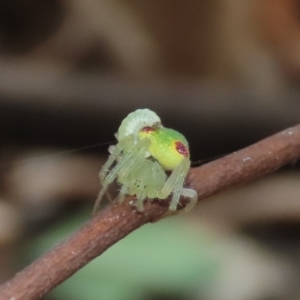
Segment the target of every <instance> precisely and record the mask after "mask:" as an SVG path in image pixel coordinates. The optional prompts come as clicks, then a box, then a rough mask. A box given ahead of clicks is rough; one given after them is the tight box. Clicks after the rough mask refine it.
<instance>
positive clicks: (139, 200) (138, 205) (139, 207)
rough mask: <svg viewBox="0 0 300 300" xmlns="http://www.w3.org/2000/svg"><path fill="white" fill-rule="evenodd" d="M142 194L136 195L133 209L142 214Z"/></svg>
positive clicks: (143, 198)
mask: <svg viewBox="0 0 300 300" xmlns="http://www.w3.org/2000/svg"><path fill="white" fill-rule="evenodd" d="M145 198H146V197H145V195H144V194H138V195H137V200H136V202H135V207H136V209H137V210H138V211H139V212H142V211H143V210H144V200H145Z"/></svg>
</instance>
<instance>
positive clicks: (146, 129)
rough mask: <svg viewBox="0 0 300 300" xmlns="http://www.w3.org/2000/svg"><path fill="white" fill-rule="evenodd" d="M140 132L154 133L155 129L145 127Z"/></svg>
mask: <svg viewBox="0 0 300 300" xmlns="http://www.w3.org/2000/svg"><path fill="white" fill-rule="evenodd" d="M141 131H142V132H152V131H155V129H154V128H153V127H151V126H146V127H143V128H142V129H141Z"/></svg>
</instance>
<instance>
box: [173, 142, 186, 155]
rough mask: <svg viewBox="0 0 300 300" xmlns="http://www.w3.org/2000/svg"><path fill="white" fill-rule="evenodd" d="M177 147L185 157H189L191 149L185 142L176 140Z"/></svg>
mask: <svg viewBox="0 0 300 300" xmlns="http://www.w3.org/2000/svg"><path fill="white" fill-rule="evenodd" d="M175 148H176V150H177V152H178V153H180V154H182V155H183V156H184V157H189V150H188V148H187V147H186V146H185V145H184V144H183V143H181V142H175Z"/></svg>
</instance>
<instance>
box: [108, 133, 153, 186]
mask: <svg viewBox="0 0 300 300" xmlns="http://www.w3.org/2000/svg"><path fill="white" fill-rule="evenodd" d="M150 143H151V142H150V140H149V139H147V138H145V139H143V140H141V141H140V142H138V143H137V144H136V145H135V146H134V147H133V149H132V151H130V152H129V153H126V154H125V155H124V157H123V158H122V160H120V162H119V163H117V164H116V166H115V167H114V168H113V169H112V170H111V172H110V173H109V174H108V175H107V176H106V178H105V179H104V181H103V185H108V184H110V183H111V182H113V181H114V179H115V177H117V176H118V179H119V181H120V182H123V181H124V180H123V179H125V178H126V177H127V176H128V174H129V173H130V172H131V170H132V169H133V168H135V166H136V164H138V163H139V162H140V161H141V160H142V159H144V157H145V153H146V152H147V150H148V148H149V145H150Z"/></svg>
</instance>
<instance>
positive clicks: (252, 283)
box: [0, 0, 300, 300]
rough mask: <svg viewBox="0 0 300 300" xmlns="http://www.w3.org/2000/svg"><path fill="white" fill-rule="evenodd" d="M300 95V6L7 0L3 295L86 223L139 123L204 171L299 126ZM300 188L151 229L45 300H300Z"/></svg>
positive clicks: (253, 191) (255, 188)
mask: <svg viewBox="0 0 300 300" xmlns="http://www.w3.org/2000/svg"><path fill="white" fill-rule="evenodd" d="M299 86H300V1H298V0H211V1H203V0H189V1H183V0H177V1H174V0H172V1H171V0H164V1H158V0H153V1H141V0H131V1H129V0H86V1H80V0H73V1H71V0H70V1H62V0H27V1H24V0H10V1H0V120H1V126H0V136H1V139H0V281H1V282H3V281H5V280H7V279H9V278H10V277H11V276H13V274H14V273H15V272H16V271H17V270H20V269H21V268H23V267H24V266H25V265H26V264H28V263H29V262H31V261H32V260H33V259H34V258H35V257H37V256H39V255H40V254H41V253H43V252H45V251H47V250H48V249H50V248H52V247H53V245H55V244H56V243H58V242H59V241H60V240H62V239H63V238H64V237H66V236H67V235H68V234H69V233H70V232H72V231H74V230H76V229H77V228H78V227H79V226H80V225H81V224H82V223H84V222H85V221H86V220H87V219H88V218H89V217H90V212H91V209H92V206H93V201H94V200H95V198H96V195H97V193H98V191H99V189H100V185H99V180H98V172H99V170H100V168H101V165H102V163H103V162H104V161H105V160H106V159H107V155H108V153H107V148H108V144H109V143H111V142H112V141H113V140H114V136H113V134H114V133H115V132H116V131H117V129H118V126H119V124H120V122H121V120H122V119H123V118H124V117H125V116H126V115H127V114H128V113H129V112H131V111H133V110H135V109H137V108H145V107H147V108H150V109H152V110H154V111H155V112H157V114H158V115H159V116H160V117H161V119H162V120H163V123H164V125H165V126H166V127H172V128H175V129H177V130H178V131H180V132H182V133H183V134H184V135H185V136H186V137H187V139H188V140H189V142H190V148H191V154H192V160H193V161H194V162H198V161H199V160H205V161H207V160H209V159H212V158H214V157H216V156H219V155H224V154H226V153H230V152H231V151H235V150H238V149H240V148H242V147H245V146H247V145H249V144H251V143H254V142H256V141H258V140H260V139H262V138H264V137H266V136H268V135H270V134H273V133H275V132H277V131H279V130H281V129H284V128H286V127H288V126H293V125H295V124H297V123H298V122H299V119H300V101H299V96H300V91H299ZM95 144H100V146H98V147H92V148H86V149H81V150H78V151H71V152H67V151H69V150H72V149H77V148H83V147H87V146H90V145H95ZM65 151H66V152H65ZM62 152H63V153H62ZM299 182H300V176H299V168H298V166H297V163H296V162H295V164H293V165H290V166H287V167H286V168H284V169H283V170H281V171H279V172H277V173H276V174H274V175H271V176H268V177H266V178H264V179H259V180H257V181H256V182H253V183H251V184H248V185H244V186H241V187H238V188H235V189H231V190H229V191H226V192H225V193H222V194H219V195H217V196H216V197H213V198H210V199H207V200H204V201H202V202H201V203H200V204H198V206H197V208H195V209H194V211H193V212H191V213H189V214H186V215H181V216H177V217H174V218H170V219H169V220H168V219H166V220H163V221H161V222H158V223H156V224H150V225H146V226H144V227H143V228H141V229H139V230H138V231H137V232H134V233H133V234H131V235H130V236H129V237H127V238H125V239H124V240H122V241H121V242H119V243H118V244H117V245H115V246H113V247H112V248H111V249H109V251H107V252H106V253H105V254H104V255H103V256H101V257H100V258H98V259H96V260H94V261H93V262H92V263H90V264H89V265H88V266H86V267H85V268H83V269H82V270H81V271H79V272H78V273H77V274H75V275H74V276H73V277H72V278H70V279H69V280H67V281H66V282H64V283H63V284H62V285H61V286H59V287H58V288H56V289H55V290H54V291H53V292H51V293H50V294H49V295H47V296H45V297H44V299H49V300H51V299H52V300H62V299H74V300H77V299H78V300H82V299H92V300H93V299H105V300H106V299H109V300H110V299H113V300H118V299H122V300H127V299H128V300H129V299H130V300H135V299H147V300H151V299H158V300H160V299H161V300H171V299H174V300H181V299H187V300H189V299H191V300H198V299H199V300H218V299H222V300H227V299H228V300H235V299H236V300H248V299H249V300H281V299H291V300H296V299H300V279H299V278H300V276H299V275H300V201H299V197H300V196H299V195H300V185H299Z"/></svg>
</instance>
